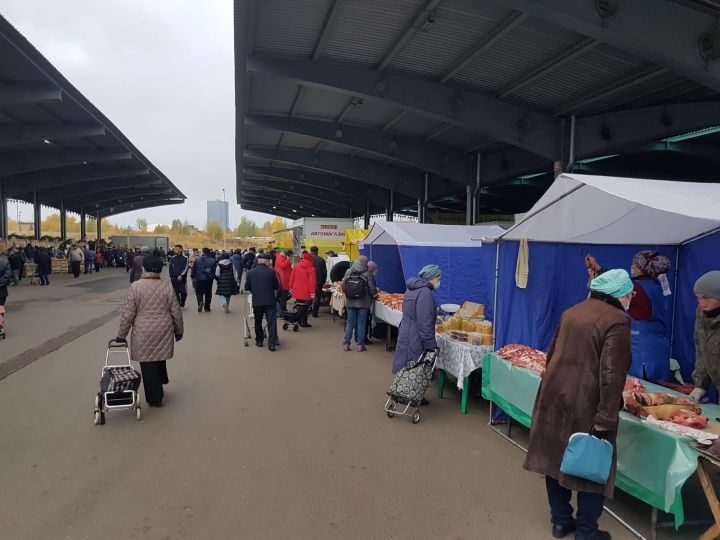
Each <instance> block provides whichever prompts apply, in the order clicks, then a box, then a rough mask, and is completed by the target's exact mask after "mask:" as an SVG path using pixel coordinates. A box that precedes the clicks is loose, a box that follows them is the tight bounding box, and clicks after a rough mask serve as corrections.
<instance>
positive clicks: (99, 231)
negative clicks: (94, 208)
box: [95, 212, 102, 240]
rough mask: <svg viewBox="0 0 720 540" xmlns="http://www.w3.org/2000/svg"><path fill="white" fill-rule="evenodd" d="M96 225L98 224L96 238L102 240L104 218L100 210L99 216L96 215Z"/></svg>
mask: <svg viewBox="0 0 720 540" xmlns="http://www.w3.org/2000/svg"><path fill="white" fill-rule="evenodd" d="M95 225H96V226H97V238H96V240H100V239H101V238H102V219H100V212H98V213H97V216H96V217H95Z"/></svg>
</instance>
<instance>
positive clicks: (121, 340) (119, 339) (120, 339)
mask: <svg viewBox="0 0 720 540" xmlns="http://www.w3.org/2000/svg"><path fill="white" fill-rule="evenodd" d="M115 342H116V343H127V339H125V338H123V337H116V338H115ZM696 390H697V388H696Z"/></svg>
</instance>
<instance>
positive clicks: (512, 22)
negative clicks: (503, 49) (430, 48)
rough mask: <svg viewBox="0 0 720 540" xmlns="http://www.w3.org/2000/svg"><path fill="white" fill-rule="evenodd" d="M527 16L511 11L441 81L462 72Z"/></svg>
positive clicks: (445, 80)
mask: <svg viewBox="0 0 720 540" xmlns="http://www.w3.org/2000/svg"><path fill="white" fill-rule="evenodd" d="M527 18H528V16H527V15H526V14H525V13H517V12H516V13H513V14H512V15H510V16H509V17H508V18H507V19H505V20H504V21H502V22H501V23H500V24H499V25H498V26H497V27H495V28H494V29H493V30H492V32H490V33H489V34H488V35H487V36H483V38H482V39H481V40H480V41H479V42H478V43H477V44H476V45H475V46H474V47H473V49H472V50H471V51H470V52H469V53H467V54H466V55H465V56H464V57H463V58H462V59H461V60H460V61H459V62H458V63H457V64H455V66H453V67H452V68H450V69H449V70H448V71H447V73H445V75H443V76H442V77H441V78H440V82H441V83H446V82H447V81H449V80H450V79H452V78H453V77H455V75H457V74H458V73H460V72H462V70H464V69H465V68H466V67H467V66H469V65H470V64H472V63H473V62H474V61H475V60H477V59H478V58H479V57H480V56H481V55H482V54H483V53H484V52H485V51H487V50H488V49H489V48H490V47H492V46H493V45H495V44H496V43H497V42H498V41H500V40H501V39H502V38H504V37H505V36H506V35H507V34H509V33H510V32H512V30H513V29H514V28H516V27H518V26H520V25H521V24H522V23H523V22H525V20H526V19H527Z"/></svg>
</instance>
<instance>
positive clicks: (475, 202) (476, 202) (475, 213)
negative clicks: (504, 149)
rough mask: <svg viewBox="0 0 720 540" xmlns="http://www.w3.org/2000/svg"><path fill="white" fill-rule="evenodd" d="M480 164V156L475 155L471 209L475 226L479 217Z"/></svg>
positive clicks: (478, 154) (479, 154)
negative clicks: (473, 191) (473, 190)
mask: <svg viewBox="0 0 720 540" xmlns="http://www.w3.org/2000/svg"><path fill="white" fill-rule="evenodd" d="M481 164H482V154H481V153H480V152H478V153H477V157H476V160H475V193H473V209H472V223H471V225H476V224H477V222H478V219H479V217H480V213H479V210H480V200H479V198H480V165H481Z"/></svg>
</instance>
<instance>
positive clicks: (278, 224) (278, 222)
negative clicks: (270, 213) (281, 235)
mask: <svg viewBox="0 0 720 540" xmlns="http://www.w3.org/2000/svg"><path fill="white" fill-rule="evenodd" d="M287 228H288V224H287V221H285V220H284V219H283V218H281V217H280V216H275V219H273V222H272V224H271V225H270V230H271V231H272V232H274V233H276V232H278V231H283V230H285V229H287Z"/></svg>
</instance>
